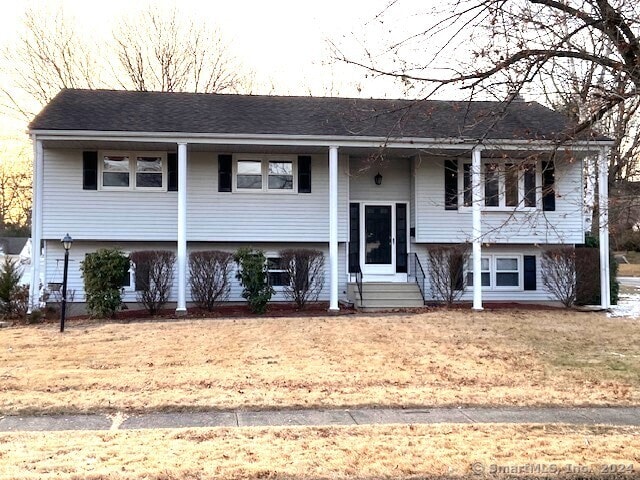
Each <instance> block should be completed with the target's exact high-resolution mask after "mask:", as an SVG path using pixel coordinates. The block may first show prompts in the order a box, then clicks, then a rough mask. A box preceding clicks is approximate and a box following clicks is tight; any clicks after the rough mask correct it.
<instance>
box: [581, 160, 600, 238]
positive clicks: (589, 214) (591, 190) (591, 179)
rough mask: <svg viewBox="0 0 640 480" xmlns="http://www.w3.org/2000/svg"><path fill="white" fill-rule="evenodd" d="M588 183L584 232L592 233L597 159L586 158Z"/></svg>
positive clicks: (585, 197) (586, 182) (585, 194)
mask: <svg viewBox="0 0 640 480" xmlns="http://www.w3.org/2000/svg"><path fill="white" fill-rule="evenodd" d="M584 161H585V164H586V179H585V180H586V181H585V189H584V232H585V233H591V231H592V227H593V225H592V224H593V210H594V209H595V206H596V178H597V176H596V163H597V162H598V159H597V158H594V157H593V156H591V155H589V156H587V157H585V160H584Z"/></svg>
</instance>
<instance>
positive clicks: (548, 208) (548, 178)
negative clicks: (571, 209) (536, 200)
mask: <svg viewBox="0 0 640 480" xmlns="http://www.w3.org/2000/svg"><path fill="white" fill-rule="evenodd" d="M555 177H556V172H555V167H554V165H553V162H542V210H544V211H545V212H553V211H555V209H556V189H555V181H556V180H555Z"/></svg>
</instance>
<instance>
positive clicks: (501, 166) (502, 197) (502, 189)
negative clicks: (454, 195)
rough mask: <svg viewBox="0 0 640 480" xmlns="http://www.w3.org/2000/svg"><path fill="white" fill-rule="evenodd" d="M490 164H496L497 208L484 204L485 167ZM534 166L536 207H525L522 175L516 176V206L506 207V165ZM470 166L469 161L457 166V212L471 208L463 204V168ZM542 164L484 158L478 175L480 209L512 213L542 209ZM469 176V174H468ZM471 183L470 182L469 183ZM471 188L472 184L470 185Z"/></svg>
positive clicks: (537, 161)
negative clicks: (480, 197)
mask: <svg viewBox="0 0 640 480" xmlns="http://www.w3.org/2000/svg"><path fill="white" fill-rule="evenodd" d="M490 164H498V205H497V206H487V205H486V204H485V185H486V175H485V172H486V168H487V165H490ZM510 164H511V165H518V166H523V165H526V164H528V165H534V166H535V169H536V178H535V181H536V184H535V195H536V205H535V207H525V205H524V202H525V193H526V192H525V189H524V175H521V174H519V175H518V205H516V206H507V205H506V180H505V177H506V174H505V171H506V165H510ZM465 165H471V161H464V162H460V164H459V165H458V192H459V195H458V211H462V212H465V211H469V210H470V209H471V208H472V206H471V205H465V204H464V192H465V187H464V166H465ZM541 168H542V163H541V161H540V160H536V161H528V160H519V159H491V158H485V159H483V160H482V171H481V174H480V182H481V185H482V186H481V189H482V192H481V196H482V205H481V207H480V208H481V209H482V210H485V211H488V212H513V211H514V210H515V211H522V212H533V211H536V210H541V209H542V172H541ZM470 175H471V173H470ZM470 182H471V183H472V182H473V181H472V180H471V181H470ZM471 188H473V184H472V185H471Z"/></svg>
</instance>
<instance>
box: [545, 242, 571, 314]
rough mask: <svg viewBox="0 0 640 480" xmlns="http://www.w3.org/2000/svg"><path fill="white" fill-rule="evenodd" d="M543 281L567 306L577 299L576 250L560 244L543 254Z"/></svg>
mask: <svg viewBox="0 0 640 480" xmlns="http://www.w3.org/2000/svg"><path fill="white" fill-rule="evenodd" d="M542 283H543V284H544V286H545V287H546V288H547V290H548V291H549V292H550V293H551V294H552V295H553V296H554V297H556V299H558V300H559V301H560V302H561V303H562V304H563V305H564V306H565V307H567V308H569V307H571V306H572V305H573V304H574V303H575V301H576V251H575V248H573V247H566V246H559V247H552V248H548V249H547V250H545V251H544V252H543V254H542Z"/></svg>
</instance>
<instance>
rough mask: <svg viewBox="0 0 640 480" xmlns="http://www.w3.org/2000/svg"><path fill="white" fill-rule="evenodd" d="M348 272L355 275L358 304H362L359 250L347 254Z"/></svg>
mask: <svg viewBox="0 0 640 480" xmlns="http://www.w3.org/2000/svg"><path fill="white" fill-rule="evenodd" d="M349 273H352V274H354V275H355V277H356V287H358V295H359V296H360V306H362V269H361V268H360V255H359V252H353V253H350V254H349Z"/></svg>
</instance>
